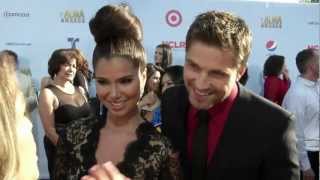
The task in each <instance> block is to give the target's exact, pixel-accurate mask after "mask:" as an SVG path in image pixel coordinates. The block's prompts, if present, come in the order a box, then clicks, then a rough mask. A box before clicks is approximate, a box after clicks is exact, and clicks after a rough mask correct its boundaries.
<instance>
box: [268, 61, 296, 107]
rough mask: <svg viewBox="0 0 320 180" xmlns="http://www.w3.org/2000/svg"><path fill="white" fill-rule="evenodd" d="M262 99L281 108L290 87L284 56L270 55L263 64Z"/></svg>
mask: <svg viewBox="0 0 320 180" xmlns="http://www.w3.org/2000/svg"><path fill="white" fill-rule="evenodd" d="M263 74H264V77H265V81H264V97H265V98H267V99H269V100H270V101H272V102H274V103H277V104H278V105H280V106H281V104H282V100H283V97H284V95H285V94H286V92H287V91H288V89H289V87H290V79H289V74H288V69H287V67H286V64H285V58H284V56H279V55H271V56H269V57H268V59H267V60H266V62H265V63H264V68H263Z"/></svg>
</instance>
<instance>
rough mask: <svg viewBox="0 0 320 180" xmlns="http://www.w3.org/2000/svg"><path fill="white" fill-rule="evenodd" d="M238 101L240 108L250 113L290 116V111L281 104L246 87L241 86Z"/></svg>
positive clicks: (261, 115) (268, 115) (267, 115)
mask: <svg viewBox="0 0 320 180" xmlns="http://www.w3.org/2000/svg"><path fill="white" fill-rule="evenodd" d="M237 101H238V106H239V108H244V109H246V111H248V113H255V114H259V116H260V117H263V116H266V117H270V116H277V117H287V118H288V117H289V116H290V113H289V112H287V111H286V110H285V109H283V108H282V107H281V106H279V105H277V104H275V103H273V102H271V101H269V100H267V99H265V98H264V97H262V96H260V95H257V94H255V93H253V92H251V91H250V90H248V89H245V88H242V89H241V88H240V95H239V97H238V100H237Z"/></svg>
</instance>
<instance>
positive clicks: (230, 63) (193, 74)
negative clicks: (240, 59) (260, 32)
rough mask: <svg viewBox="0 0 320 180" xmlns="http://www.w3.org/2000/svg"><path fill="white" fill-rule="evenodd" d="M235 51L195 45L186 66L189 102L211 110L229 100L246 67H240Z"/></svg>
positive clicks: (189, 52) (185, 75)
mask: <svg viewBox="0 0 320 180" xmlns="http://www.w3.org/2000/svg"><path fill="white" fill-rule="evenodd" d="M234 58H235V57H234V55H233V53H232V51H231V50H225V49H221V48H217V47H214V46H209V45H207V44H204V43H202V42H200V41H194V42H192V45H191V46H190V47H189V50H188V52H186V61H185V65H184V74H183V76H184V81H185V85H186V87H187V90H188V92H189V101H190V103H191V104H192V105H193V106H194V107H195V108H197V109H209V108H211V107H212V106H214V105H215V104H217V103H218V102H221V101H223V100H224V99H226V98H227V97H228V96H229V95H230V93H231V90H232V88H233V86H234V85H235V83H236V81H237V80H238V79H239V78H240V77H241V74H242V73H243V72H244V70H245V68H244V67H242V66H241V67H240V68H237V66H236V65H235V61H234Z"/></svg>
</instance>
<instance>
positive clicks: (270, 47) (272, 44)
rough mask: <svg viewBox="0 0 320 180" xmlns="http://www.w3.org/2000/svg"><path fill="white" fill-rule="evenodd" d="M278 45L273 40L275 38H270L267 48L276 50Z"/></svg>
mask: <svg viewBox="0 0 320 180" xmlns="http://www.w3.org/2000/svg"><path fill="white" fill-rule="evenodd" d="M277 47H278V45H277V42H275V41H273V40H269V41H267V43H266V48H267V50H268V51H275V50H276V49H277Z"/></svg>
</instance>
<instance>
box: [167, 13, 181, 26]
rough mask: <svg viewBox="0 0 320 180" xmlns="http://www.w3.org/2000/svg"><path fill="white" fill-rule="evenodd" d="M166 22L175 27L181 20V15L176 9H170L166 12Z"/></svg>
mask: <svg viewBox="0 0 320 180" xmlns="http://www.w3.org/2000/svg"><path fill="white" fill-rule="evenodd" d="M166 22H167V24H168V25H169V26H171V27H177V26H179V25H180V24H181V22H182V15H181V13H180V12H179V11H178V10H170V11H168V12H167V14H166Z"/></svg>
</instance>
